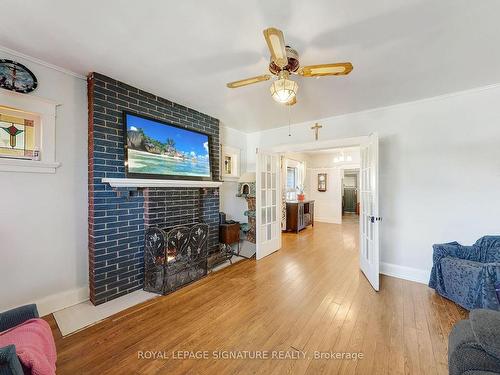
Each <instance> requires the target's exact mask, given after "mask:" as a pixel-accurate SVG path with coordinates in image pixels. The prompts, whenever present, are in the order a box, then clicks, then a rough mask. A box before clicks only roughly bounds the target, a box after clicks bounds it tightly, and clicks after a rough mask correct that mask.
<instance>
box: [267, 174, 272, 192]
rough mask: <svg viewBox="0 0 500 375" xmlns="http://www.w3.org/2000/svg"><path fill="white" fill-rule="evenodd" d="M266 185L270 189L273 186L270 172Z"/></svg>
mask: <svg viewBox="0 0 500 375" xmlns="http://www.w3.org/2000/svg"><path fill="white" fill-rule="evenodd" d="M266 187H267V188H268V189H270V188H271V173H268V174H267V185H266Z"/></svg>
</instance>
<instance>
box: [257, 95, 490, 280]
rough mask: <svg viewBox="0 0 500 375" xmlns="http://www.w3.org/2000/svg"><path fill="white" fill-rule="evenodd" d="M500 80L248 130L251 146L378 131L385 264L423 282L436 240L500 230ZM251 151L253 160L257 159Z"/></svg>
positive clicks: (389, 270) (468, 239)
mask: <svg viewBox="0 0 500 375" xmlns="http://www.w3.org/2000/svg"><path fill="white" fill-rule="evenodd" d="M499 103H500V86H491V87H486V88H483V89H477V90H472V91H467V92H461V93H457V94H454V95H448V96H443V97H437V98H430V99H426V100H422V101H418V102H412V103H407V104H402V105H397V106H391V107H386V108H380V109H376V110H371V111H364V112H359V113H355V114H349V115H343V116H337V117H333V118H328V119H322V120H314V121H311V122H308V123H301V124H296V125H294V126H293V127H292V136H291V137H288V136H287V132H288V129H287V128H286V127H282V128H277V129H272V130H269V131H265V132H261V133H252V134H249V135H248V140H249V146H248V148H249V149H255V147H263V148H270V147H272V146H274V145H279V144H281V143H284V142H283V140H285V141H286V142H287V143H289V144H298V143H304V142H307V141H309V140H311V141H312V140H313V133H312V131H311V130H310V129H309V127H310V125H311V124H312V123H314V122H316V121H318V122H319V123H320V124H322V125H323V128H322V129H321V130H320V140H327V139H340V138H349V137H358V136H365V135H368V134H370V133H371V132H377V133H378V134H379V136H380V214H381V216H382V217H383V221H382V223H381V227H380V228H381V260H382V262H383V264H382V270H383V271H384V272H387V273H391V274H395V275H396V274H398V273H399V274H400V276H404V277H407V278H413V279H415V280H419V281H425V280H426V278H427V277H428V272H429V270H430V268H431V265H432V247H431V246H432V244H433V243H440V242H446V241H453V240H457V241H460V242H463V243H464V244H470V243H473V242H474V241H475V240H477V239H478V238H479V237H481V236H483V235H485V234H495V233H496V234H498V233H499V232H500V216H499V213H500V199H499V198H498V192H499V191H500V146H499V145H500V106H499ZM251 156H252V155H251V154H249V160H248V165H249V166H252V165H254V164H255V161H254V160H253V159H251V158H250V157H251Z"/></svg>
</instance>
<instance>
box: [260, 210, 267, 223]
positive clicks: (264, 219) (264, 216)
mask: <svg viewBox="0 0 500 375" xmlns="http://www.w3.org/2000/svg"><path fill="white" fill-rule="evenodd" d="M260 211H261V220H262V223H261V224H266V223H267V220H266V209H265V208H261V210H260Z"/></svg>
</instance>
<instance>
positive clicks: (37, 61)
mask: <svg viewBox="0 0 500 375" xmlns="http://www.w3.org/2000/svg"><path fill="white" fill-rule="evenodd" d="M0 52H5V53H8V54H10V55H14V56H16V57H20V58H22V59H25V60H28V61H31V62H32V63H35V64H38V65H41V66H44V67H46V68H49V69H53V70H57V71H58V72H61V73H64V74H67V75H70V76H73V77H76V78H79V79H83V80H86V79H87V77H85V76H84V75H81V74H78V73H75V72H73V71H71V70H68V69H65V68H62V67H60V66H57V65H54V64H51V63H49V62H47V61H44V60H40V59H38V58H36V57H33V56H30V55H26V54H24V53H22V52H18V51H15V50H13V49H10V48H7V47H4V46H2V45H0Z"/></svg>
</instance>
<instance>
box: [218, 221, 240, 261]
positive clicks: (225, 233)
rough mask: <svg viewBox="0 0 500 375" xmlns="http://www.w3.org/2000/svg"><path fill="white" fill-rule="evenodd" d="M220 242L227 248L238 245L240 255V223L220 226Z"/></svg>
mask: <svg viewBox="0 0 500 375" xmlns="http://www.w3.org/2000/svg"><path fill="white" fill-rule="evenodd" d="M219 242H220V243H223V244H224V245H226V246H231V245H232V244H234V243H238V253H237V254H238V255H239V254H240V223H232V224H220V225H219Z"/></svg>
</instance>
